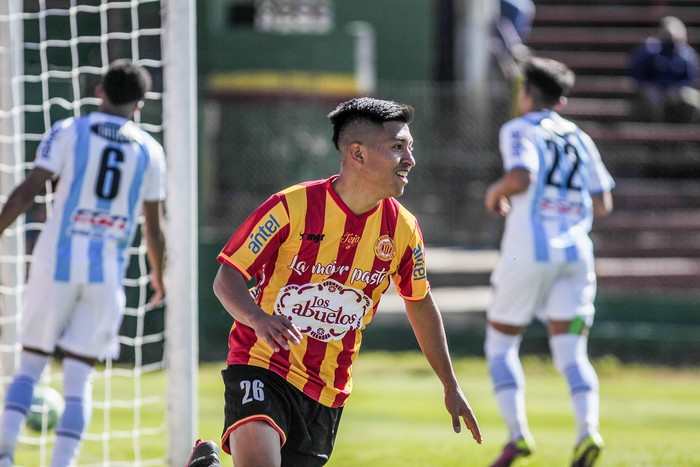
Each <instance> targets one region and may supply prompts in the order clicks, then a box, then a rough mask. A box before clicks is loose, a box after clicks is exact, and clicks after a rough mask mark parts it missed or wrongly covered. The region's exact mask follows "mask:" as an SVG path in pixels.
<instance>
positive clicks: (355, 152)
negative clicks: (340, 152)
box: [348, 143, 364, 164]
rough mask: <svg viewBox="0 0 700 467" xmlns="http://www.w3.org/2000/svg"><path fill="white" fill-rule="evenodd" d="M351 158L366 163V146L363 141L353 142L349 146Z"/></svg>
mask: <svg viewBox="0 0 700 467" xmlns="http://www.w3.org/2000/svg"><path fill="white" fill-rule="evenodd" d="M348 154H349V155H350V158H351V159H352V160H354V161H356V162H359V163H360V164H362V163H364V146H363V145H362V144H361V143H352V144H351V145H350V146H348Z"/></svg>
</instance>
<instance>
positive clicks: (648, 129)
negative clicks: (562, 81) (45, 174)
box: [528, 0, 700, 145]
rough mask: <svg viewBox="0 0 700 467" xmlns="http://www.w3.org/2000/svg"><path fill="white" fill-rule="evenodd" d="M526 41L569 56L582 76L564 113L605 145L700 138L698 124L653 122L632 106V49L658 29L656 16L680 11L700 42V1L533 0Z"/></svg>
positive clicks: (695, 140)
mask: <svg viewBox="0 0 700 467" xmlns="http://www.w3.org/2000/svg"><path fill="white" fill-rule="evenodd" d="M535 3H536V7H537V12H536V16H535V22H534V24H533V29H532V34H531V37H530V39H529V41H528V45H529V46H530V47H531V48H532V49H533V50H534V51H535V53H536V54H538V55H541V56H546V57H550V58H553V59H556V60H561V61H563V62H565V63H567V64H568V65H569V66H570V67H571V68H572V69H573V70H574V71H575V72H576V74H577V83H576V86H575V87H574V89H573V90H572V94H571V96H570V98H569V104H568V105H567V107H566V108H565V109H564V110H563V111H562V114H563V115H567V116H570V117H571V118H573V119H575V120H576V121H577V122H578V123H579V124H580V125H581V127H582V128H583V129H585V130H586V131H588V132H589V133H590V134H591V136H592V137H594V138H596V139H597V141H598V142H599V143H600V144H604V145H629V144H634V143H643V144H652V143H667V142H673V143H689V144H698V143H700V132H699V131H697V125H696V124H673V123H648V122H645V121H644V120H645V116H644V115H640V114H639V113H637V112H635V109H634V106H633V105H632V101H631V97H632V96H633V93H634V82H633V81H632V80H631V79H630V78H628V77H627V59H628V54H629V52H630V51H631V50H632V49H633V48H634V47H636V46H637V45H639V44H640V43H642V42H643V40H644V39H645V38H646V37H648V36H651V35H654V34H655V33H656V30H657V27H658V23H659V20H660V19H661V18H662V17H664V16H668V15H672V16H677V17H678V18H681V19H682V20H683V22H684V23H685V24H686V26H687V28H688V40H689V43H690V44H691V45H693V44H700V6H699V5H698V3H697V2H696V1H693V0H615V1H606V0H589V1H587V2H580V1H576V0H536V1H535Z"/></svg>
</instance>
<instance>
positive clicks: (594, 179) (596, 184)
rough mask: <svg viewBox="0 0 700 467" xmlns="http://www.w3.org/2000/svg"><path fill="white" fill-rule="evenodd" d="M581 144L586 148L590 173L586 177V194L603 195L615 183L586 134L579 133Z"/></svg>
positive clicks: (613, 186)
mask: <svg viewBox="0 0 700 467" xmlns="http://www.w3.org/2000/svg"><path fill="white" fill-rule="evenodd" d="M580 137H581V142H582V143H583V145H584V146H585V147H586V150H587V152H588V155H589V157H590V172H589V177H588V192H589V193H591V194H592V195H596V194H600V193H605V192H608V191H611V190H612V189H613V188H615V181H614V180H613V178H612V176H611V175H610V173H609V172H608V169H607V168H606V167H605V164H604V163H603V159H602V158H601V157H600V152H598V148H597V147H596V145H595V143H594V142H593V140H592V139H591V137H590V136H588V135H587V134H586V133H583V132H581V135H580Z"/></svg>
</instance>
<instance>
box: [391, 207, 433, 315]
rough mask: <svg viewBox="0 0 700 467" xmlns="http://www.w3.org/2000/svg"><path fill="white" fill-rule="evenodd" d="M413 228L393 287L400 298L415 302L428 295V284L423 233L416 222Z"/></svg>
mask: <svg viewBox="0 0 700 467" xmlns="http://www.w3.org/2000/svg"><path fill="white" fill-rule="evenodd" d="M413 227H414V228H413V232H412V235H411V236H410V240H409V242H408V244H407V246H406V249H405V250H404V251H403V254H402V255H401V257H400V261H399V267H398V269H397V272H396V274H395V275H394V285H395V286H396V290H397V291H398V293H399V295H400V296H401V297H402V298H404V299H406V300H411V301H417V300H421V299H423V298H425V296H426V295H427V294H428V291H430V283H429V282H428V274H427V265H426V259H425V244H424V242H423V233H422V232H421V230H420V226H419V225H418V221H417V220H414V226H413Z"/></svg>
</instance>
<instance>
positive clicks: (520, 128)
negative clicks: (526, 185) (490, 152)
mask: <svg viewBox="0 0 700 467" xmlns="http://www.w3.org/2000/svg"><path fill="white" fill-rule="evenodd" d="M532 131H533V130H532V125H529V124H527V122H526V121H525V120H523V119H514V120H511V121H509V122H507V123H505V124H504V125H503V126H502V127H501V130H500V132H499V138H498V139H499V148H500V151H501V156H502V157H503V170H504V171H505V172H506V173H507V172H511V171H512V170H514V169H525V170H527V171H529V172H533V173H536V172H537V170H538V165H539V158H538V157H537V147H536V145H535V142H534V138H532V136H531V134H532Z"/></svg>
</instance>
